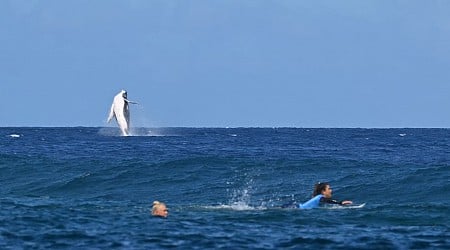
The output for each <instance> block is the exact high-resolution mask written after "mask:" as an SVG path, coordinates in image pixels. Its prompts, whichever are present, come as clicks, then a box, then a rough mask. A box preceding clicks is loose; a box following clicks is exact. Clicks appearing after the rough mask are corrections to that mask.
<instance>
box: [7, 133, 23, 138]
mask: <svg viewBox="0 0 450 250" xmlns="http://www.w3.org/2000/svg"><path fill="white" fill-rule="evenodd" d="M20 136H21V135H18V134H10V135H9V137H11V138H19V137H20Z"/></svg>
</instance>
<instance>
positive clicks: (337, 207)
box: [321, 203, 366, 209]
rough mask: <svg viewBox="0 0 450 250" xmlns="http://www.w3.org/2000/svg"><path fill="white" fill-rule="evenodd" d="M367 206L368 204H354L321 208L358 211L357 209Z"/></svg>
mask: <svg viewBox="0 0 450 250" xmlns="http://www.w3.org/2000/svg"><path fill="white" fill-rule="evenodd" d="M365 205H366V203H362V204H352V205H330V206H323V207H321V208H323V209H356V208H363V207H364V206H365Z"/></svg>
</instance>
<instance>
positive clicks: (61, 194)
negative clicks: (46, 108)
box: [0, 127, 450, 249]
mask: <svg viewBox="0 0 450 250" xmlns="http://www.w3.org/2000/svg"><path fill="white" fill-rule="evenodd" d="M133 134H134V136H129V137H122V136H119V130H118V129H117V128H114V127H106V128H100V127H98V128H93V127H68V128H35V127H25V128H19V127H12V128H7V127H5V128H0V180H1V185H0V208H1V209H0V249H167V248H177V249H450V240H449V239H450V227H449V224H450V198H449V197H450V195H449V193H450V181H449V180H450V130H449V129H419V128H411V129H407V128H405V129H402V128H396V129H356V128H354V129H353V128H352V129H333V128H330V129H328V128H311V129H308V128H139V129H135V130H134V131H133ZM319 181H320V182H329V183H330V184H331V187H332V189H333V198H335V199H340V200H344V199H345V200H352V201H353V202H354V203H355V204H362V203H365V204H366V205H365V206H364V207H362V208H355V209H350V208H342V207H332V208H318V209H311V210H300V209H292V208H290V209H284V208H281V206H282V205H283V204H287V203H291V202H296V203H301V202H305V201H307V200H308V199H309V198H310V197H311V193H312V188H313V186H314V184H315V183H316V182H319ZM154 200H158V201H161V202H165V203H166V204H167V207H168V209H169V216H168V217H167V218H158V217H153V216H151V214H150V209H151V205H152V202H153V201H154Z"/></svg>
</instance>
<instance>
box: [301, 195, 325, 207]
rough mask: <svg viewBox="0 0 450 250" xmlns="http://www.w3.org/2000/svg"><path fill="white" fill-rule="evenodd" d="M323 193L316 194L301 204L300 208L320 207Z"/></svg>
mask: <svg viewBox="0 0 450 250" xmlns="http://www.w3.org/2000/svg"><path fill="white" fill-rule="evenodd" d="M322 197H323V195H321V194H319V195H316V196H314V197H313V198H312V199H311V200H309V201H307V202H305V203H303V204H299V205H298V208H300V209H311V208H316V207H319V205H320V199H322Z"/></svg>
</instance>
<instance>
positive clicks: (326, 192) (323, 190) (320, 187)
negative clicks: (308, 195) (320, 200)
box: [313, 182, 333, 198]
mask: <svg viewBox="0 0 450 250" xmlns="http://www.w3.org/2000/svg"><path fill="white" fill-rule="evenodd" d="M332 192H333V190H332V189H331V187H330V184H329V183H328V182H317V183H316V185H314V191H313V197H314V196H316V195H319V194H321V195H323V196H325V197H326V198H331V193H332Z"/></svg>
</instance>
